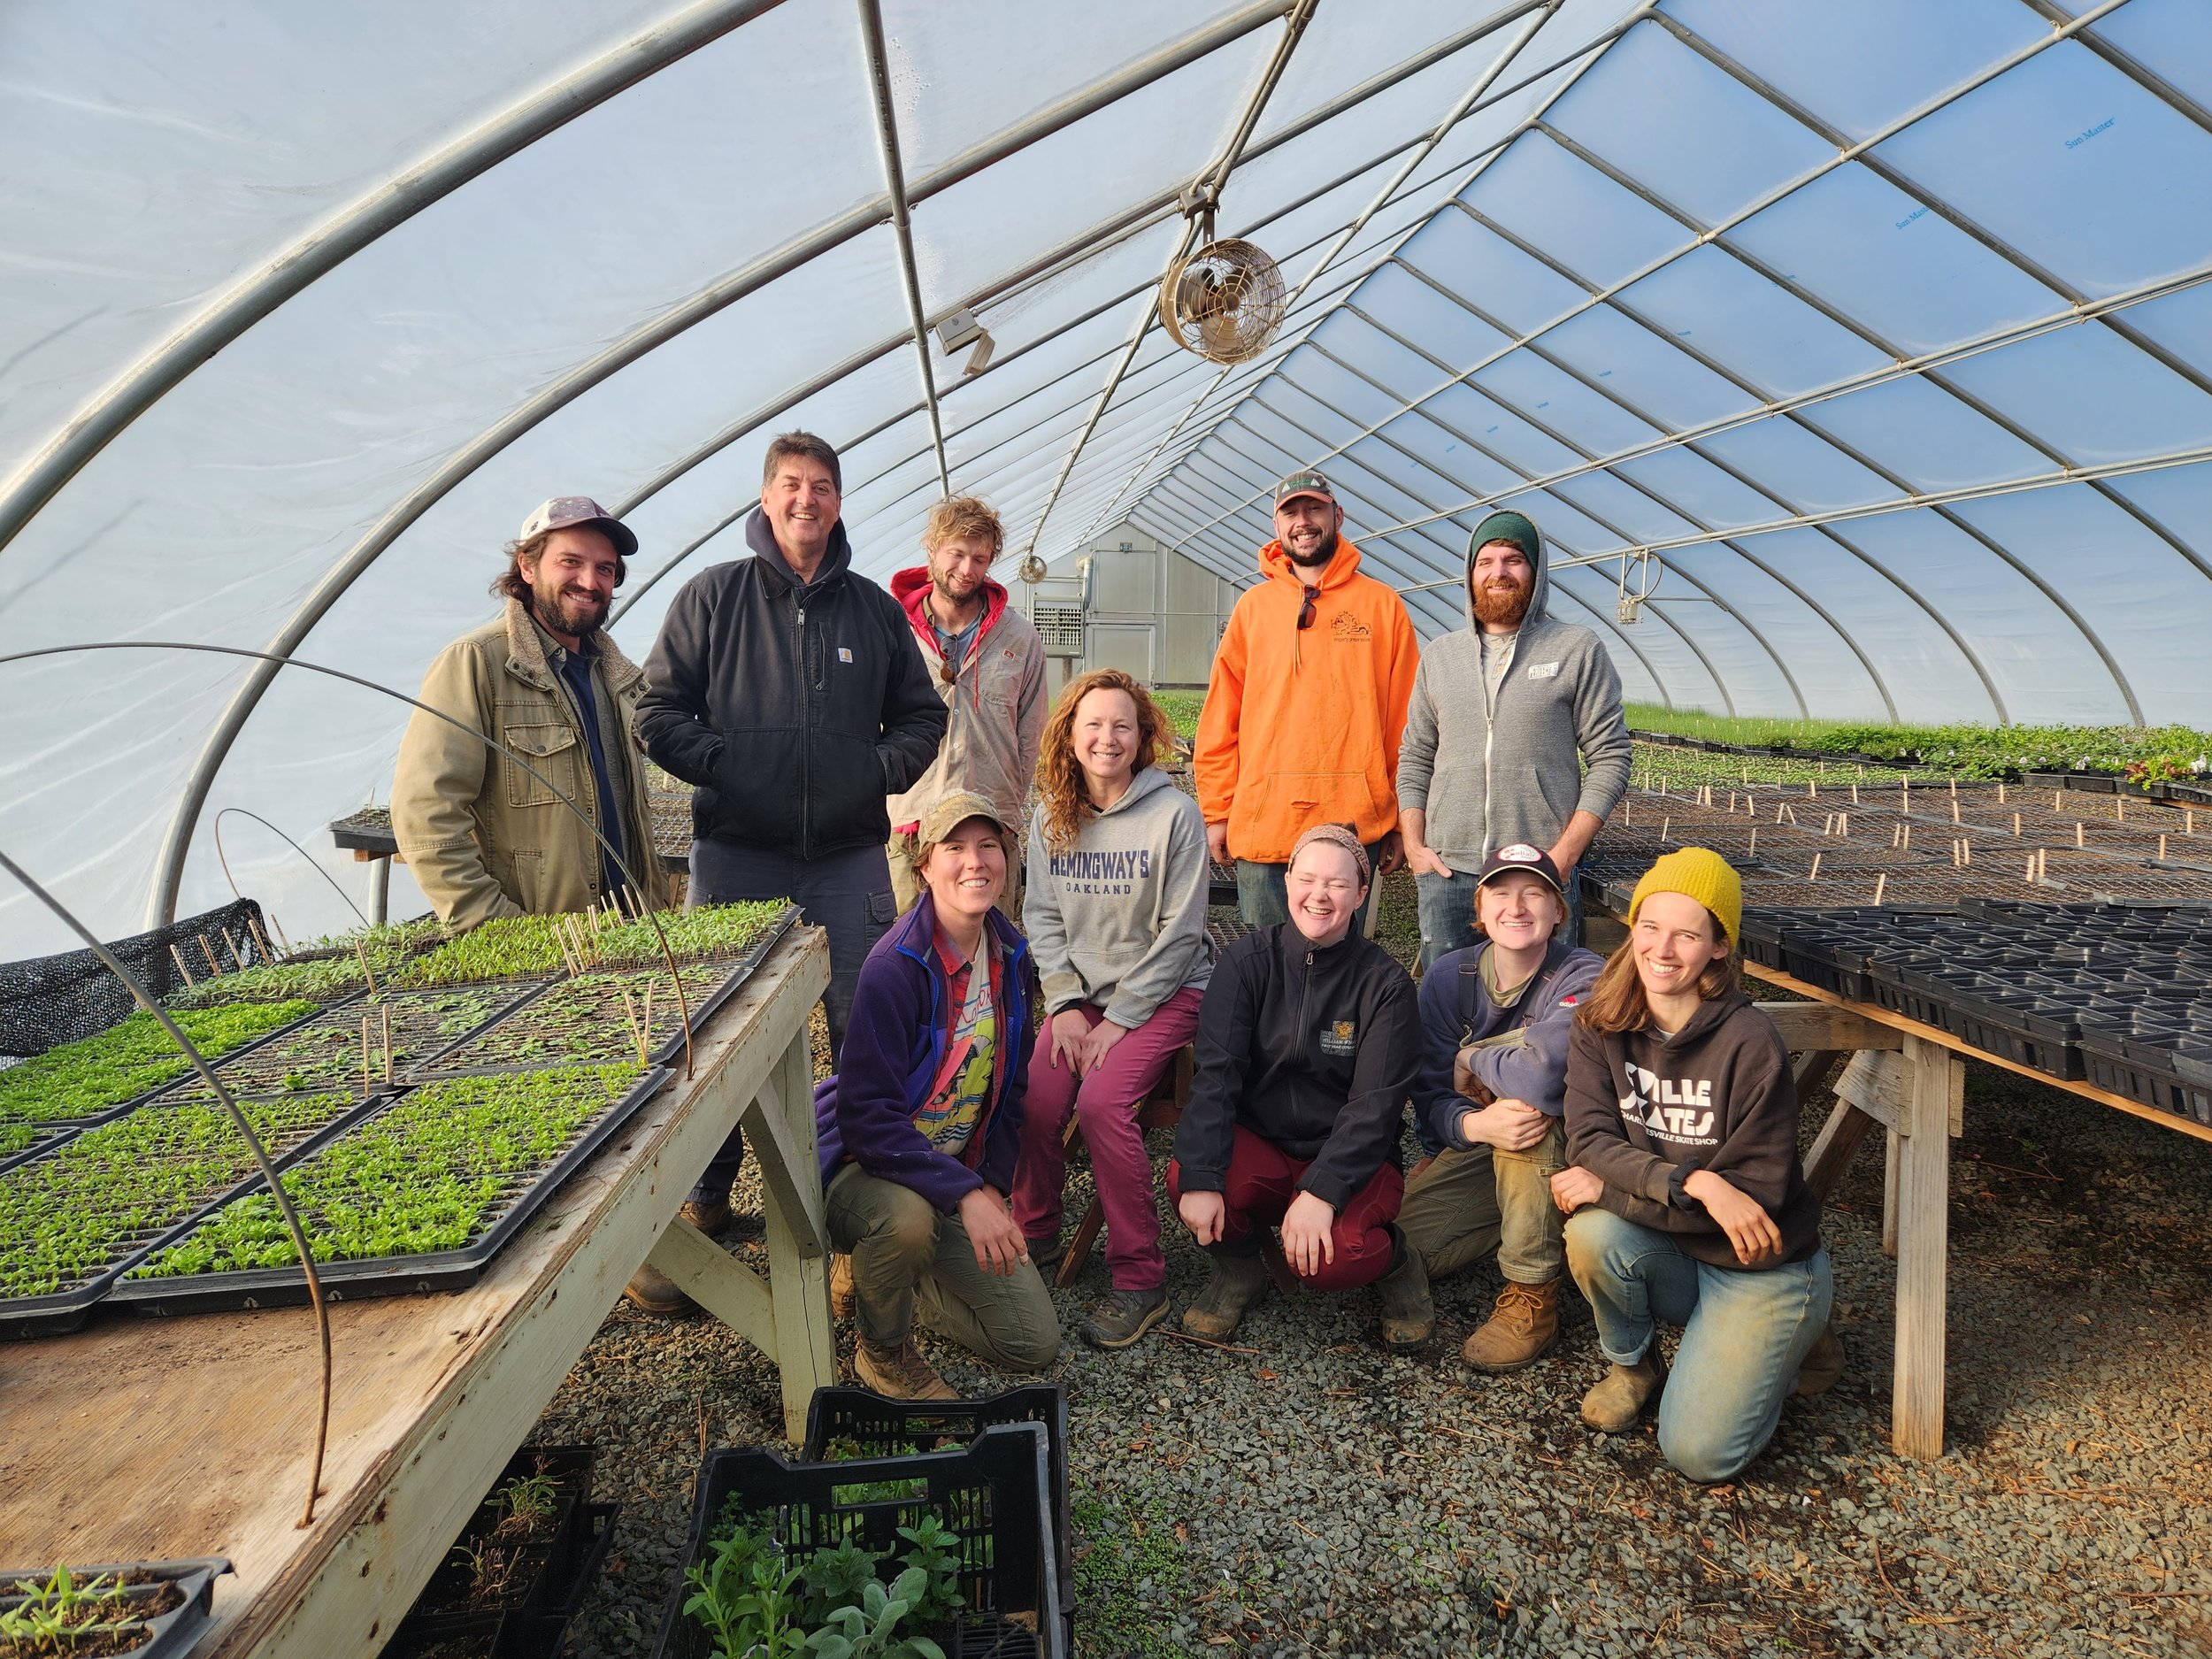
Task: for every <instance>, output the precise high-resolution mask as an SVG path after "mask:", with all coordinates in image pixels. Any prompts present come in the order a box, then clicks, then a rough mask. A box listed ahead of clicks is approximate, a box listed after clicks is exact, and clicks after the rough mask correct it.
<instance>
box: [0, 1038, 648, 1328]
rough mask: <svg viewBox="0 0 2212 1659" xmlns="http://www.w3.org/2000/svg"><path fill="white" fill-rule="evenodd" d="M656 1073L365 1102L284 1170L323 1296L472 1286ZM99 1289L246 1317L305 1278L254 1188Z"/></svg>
mask: <svg viewBox="0 0 2212 1659" xmlns="http://www.w3.org/2000/svg"><path fill="white" fill-rule="evenodd" d="M669 1076H670V1073H669V1072H668V1071H667V1070H666V1069H664V1068H661V1067H655V1068H652V1069H647V1068H644V1067H641V1066H638V1065H635V1064H627V1065H602V1066H565V1067H560V1068H557V1069H553V1070H548V1071H515V1072H505V1073H500V1074H496V1075H492V1076H482V1077H457V1078H448V1079H442V1080H440V1081H437V1082H434V1083H426V1084H424V1085H422V1086H421V1087H417V1088H413V1089H411V1090H409V1091H408V1092H407V1093H405V1094H401V1095H400V1096H399V1097H398V1098H397V1099H395V1100H391V1101H388V1102H383V1103H380V1104H377V1105H373V1107H372V1108H371V1109H370V1110H368V1111H367V1112H366V1113H365V1114H364V1115H362V1116H359V1117H357V1118H353V1119H352V1120H350V1121H349V1123H348V1124H347V1125H346V1128H345V1131H344V1133H342V1134H340V1135H338V1136H335V1137H334V1138H333V1139H332V1140H331V1141H329V1142H328V1143H327V1144H326V1145H324V1146H323V1147H321V1148H319V1149H317V1150H316V1151H315V1153H314V1154H313V1155H312V1156H305V1157H301V1158H297V1159H296V1160H294V1161H293V1163H292V1164H291V1166H290V1167H289V1168H288V1170H287V1171H285V1172H284V1176H283V1179H284V1186H285V1191H286V1192H287V1193H288V1194H290V1196H291V1199H292V1202H293V1205H294V1208H295V1209H296V1210H298V1212H299V1216H300V1221H301V1224H302V1225H303V1227H304V1228H305V1230H306V1231H307V1233H308V1235H309V1243H310V1246H311V1248H312V1249H313V1250H314V1252H315V1259H316V1263H317V1266H318V1277H319V1279H320V1280H321V1282H322V1286H323V1290H324V1294H326V1295H327V1296H328V1297H330V1298H331V1299H332V1300H333V1301H341V1300H343V1299H345V1298H347V1297H359V1296H388V1295H411V1294H420V1293H426V1292H429V1291H436V1290H457V1289H460V1288H462V1287H463V1286H467V1285H470V1284H473V1283H474V1282H475V1280H476V1279H477V1278H478V1277H479V1276H480V1274H481V1273H482V1272H483V1271H484V1270H485V1268H486V1267H488V1265H490V1263H491V1262H492V1260H493V1258H494V1257H495V1256H497V1255H498V1253H499V1252H500V1250H501V1249H503V1248H504V1247H505V1246H506V1244H507V1242H508V1241H509V1240H511V1239H512V1238H513V1237H514V1236H515V1234H516V1233H518V1232H519V1231H521V1229H522V1228H523V1227H524V1226H525V1225H527V1224H528V1222H529V1221H530V1219H531V1217H533V1216H534V1215H535V1214H536V1213H537V1211H538V1210H539V1209H540V1207H541V1206H542V1205H543V1203H544V1202H545V1201H546V1200H547V1199H548V1198H549V1197H550V1196H551V1195H552V1194H553V1192H554V1191H555V1189H556V1188H557V1187H559V1186H560V1184H561V1183H562V1182H563V1181H565V1180H566V1179H568V1177H569V1176H570V1175H571V1174H572V1173H573V1172H574V1171H575V1170H576V1169H577V1167H578V1166H579V1165H580V1164H583V1163H584V1162H585V1160H587V1159H588V1158H589V1157H590V1156H592V1154H593V1153H594V1152H595V1151H597V1150H598V1149H599V1148H600V1146H601V1145H602V1144H603V1143H604V1141H606V1140H607V1138H608V1137H609V1136H610V1135H611V1134H613V1133H615V1132H616V1131H617V1130H618V1129H619V1128H621V1126H622V1125H623V1124H624V1123H626V1121H627V1120H628V1119H629V1118H630V1117H631V1115H632V1114H633V1113H634V1112H635V1111H636V1110H637V1109H638V1107H639V1106H641V1105H642V1104H643V1103H644V1102H645V1101H646V1100H647V1099H648V1098H649V1096H650V1095H651V1094H653V1093H654V1092H655V1091H656V1090H657V1089H658V1088H659V1087H661V1085H662V1084H664V1082H666V1081H667V1080H668V1078H669ZM0 1179H5V1178H4V1177H0ZM306 1297H307V1281H306V1278H305V1276H304V1275H303V1273H302V1272H301V1271H300V1268H299V1253H298V1250H297V1248H296V1247H295V1245H294V1244H293V1242H292V1237H291V1234H290V1233H289V1232H288V1230H287V1229H286V1227H285V1225H284V1223H283V1220H282V1217H281V1216H280V1212H279V1210H278V1209H277V1205H276V1201H275V1200H274V1198H273V1197H272V1196H271V1195H270V1194H269V1193H268V1192H267V1191H266V1190H265V1188H263V1187H262V1186H261V1184H260V1183H259V1182H255V1183H253V1184H252V1186H251V1187H249V1188H248V1189H247V1190H245V1191H244V1192H242V1193H241V1194H239V1195H237V1196H235V1197H234V1198H232V1199H231V1200H230V1201H229V1202H227V1203H226V1204H224V1205H222V1206H221V1207H220V1208H219V1210H216V1211H215V1212H213V1213H212V1214H211V1215H209V1216H208V1217H206V1218H205V1219H204V1220H203V1221H202V1222H201V1223H200V1224H199V1225H197V1226H196V1227H193V1228H190V1229H188V1230H185V1231H183V1232H181V1233H180V1234H178V1235H177V1236H176V1237H174V1238H173V1240H168V1241H166V1242H165V1245H164V1248H160V1249H158V1250H156V1251H153V1252H151V1253H150V1255H148V1256H147V1257H146V1258H145V1259H144V1260H143V1261H142V1263H139V1264H138V1265H137V1266H135V1267H134V1269H133V1270H132V1271H129V1272H128V1273H127V1274H126V1275H125V1276H124V1277H123V1278H122V1279H120V1280H119V1282H118V1283H117V1284H116V1286H115V1287H114V1289H113V1291H112V1292H111V1298H112V1299H113V1300H114V1301H116V1302H119V1303H125V1304H127V1305H129V1306H131V1307H133V1308H135V1309H137V1310H140V1311H142V1312H146V1313H154V1314H165V1313H184V1312H189V1311H193V1310H201V1309H230V1308H258V1307H269V1306H278V1305H282V1304H286V1303H294V1302H303V1301H305V1300H306Z"/></svg>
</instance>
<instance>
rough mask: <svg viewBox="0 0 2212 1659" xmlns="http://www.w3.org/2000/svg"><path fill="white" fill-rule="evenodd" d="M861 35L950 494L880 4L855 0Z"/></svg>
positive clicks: (947, 489) (909, 305)
mask: <svg viewBox="0 0 2212 1659" xmlns="http://www.w3.org/2000/svg"><path fill="white" fill-rule="evenodd" d="M860 37H861V41H862V42H863V44H864V47H865V50H866V52H867V57H868V90H869V92H870V94H871V97H870V102H871V103H872V104H874V106H875V111H876V150H877V152H878V153H879V155H880V156H881V157H882V158H883V180H884V188H885V189H886V190H887V192H888V194H889V196H890V197H891V231H892V234H893V235H894V236H895V237H896V238H897V239H898V244H899V279H900V286H901V287H902V288H903V289H904V291H905V298H906V319H907V322H908V324H909V326H911V327H912V329H913V330H914V361H915V365H916V366H917V368H918V369H919V370H920V372H921V377H922V402H923V403H926V404H927V405H928V406H929V436H930V441H931V442H933V443H934V444H935V445H936V446H937V482H938V485H939V487H940V488H941V489H942V490H943V491H944V493H945V494H946V495H948V496H949V495H951V494H952V472H951V470H950V469H949V468H948V467H947V466H946V465H945V425H944V420H943V418H942V417H941V415H940V414H939V413H938V411H937V374H936V371H935V369H934V368H933V366H932V365H931V364H930V360H929V319H927V318H926V317H925V316H924V315H923V314H922V280H921V276H920V274H919V273H918V272H917V271H916V270H915V268H914V215H913V213H912V211H910V209H909V207H908V205H907V200H906V168H905V165H904V164H903V163H902V162H901V161H900V159H899V120H898V116H897V114H896V112H895V111H894V110H893V109H892V106H891V68H890V65H889V63H888V62H887V58H886V49H885V46H884V43H883V7H882V5H881V4H879V0H860Z"/></svg>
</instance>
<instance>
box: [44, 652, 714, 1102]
mask: <svg viewBox="0 0 2212 1659" xmlns="http://www.w3.org/2000/svg"><path fill="white" fill-rule="evenodd" d="M80 651H200V652H204V653H205V654H206V655H208V656H211V657H248V658H250V659H252V660H253V661H256V662H262V663H273V664H275V665H276V666H277V667H279V668H303V669H305V670H307V671H308V672H310V673H315V674H327V675H328V676H329V677H330V678H331V679H333V680H344V681H345V682H346V683H347V684H348V685H350V686H365V687H367V688H368V689H369V690H371V691H376V692H381V693H382V694H383V695H385V696H388V697H389V698H391V699H393V701H395V702H396V703H405V704H406V705H407V706H408V707H409V708H411V709H420V710H422V711H423V712H424V713H426V714H429V715H434V716H435V717H436V718H439V719H441V720H443V721H444V722H445V723H446V724H447V725H448V726H452V727H453V728H454V729H455V730H456V731H461V732H466V733H468V734H469V735H470V736H471V737H472V738H474V739H475V740H476V741H478V742H480V743H481V744H483V745H484V746H485V747H486V748H487V749H490V750H492V752H493V753H495V754H497V755H502V756H504V757H506V758H507V759H509V760H511V761H512V762H514V764H516V765H518V766H519V767H521V768H522V770H523V771H524V772H526V773H528V774H529V775H530V777H531V778H532V779H534V780H536V781H537V782H538V783H540V784H541V785H543V786H544V787H545V789H546V791H547V793H549V795H552V797H553V798H554V799H555V800H556V801H557V802H559V803H561V804H562V805H563V806H565V807H566V808H567V809H568V810H569V811H570V812H571V813H572V815H573V816H574V817H575V818H576V821H577V822H578V823H580V824H581V825H582V826H584V828H585V829H586V830H588V832H590V834H591V838H592V840H594V841H597V842H598V843H599V846H600V849H601V850H602V851H603V852H604V853H605V854H606V856H608V857H610V858H611V859H613V860H614V865H615V868H616V869H618V870H619V871H620V872H622V879H624V880H625V881H626V882H628V883H629V884H630V890H631V891H632V892H633V893H636V894H641V895H642V894H644V893H645V892H647V891H648V889H647V887H646V886H645V884H644V883H643V882H642V881H640V880H639V879H638V878H637V872H636V871H634V870H633V869H632V868H631V867H630V864H629V861H628V860H627V859H626V858H625V857H623V856H622V850H621V849H620V848H618V847H617V846H616V845H615V844H614V843H613V842H612V841H609V840H608V839H607V838H606V837H605V836H604V835H603V834H601V833H600V832H599V826H597V825H596V824H595V823H593V822H592V821H591V816H590V814H588V813H587V812H586V811H585V810H583V809H582V808H581V807H580V806H578V805H577V804H576V803H575V802H573V801H572V800H570V799H569V798H568V796H566V795H563V794H562V793H561V791H560V790H559V788H558V787H556V786H555V784H554V782H553V780H551V779H550V778H548V777H547V776H546V775H545V774H544V773H543V772H540V771H539V770H538V769H537V768H536V767H534V766H533V765H532V764H530V763H529V762H528V761H526V760H525V759H523V757H521V756H519V755H518V754H516V753H515V752H514V750H512V749H509V748H508V747H507V746H506V745H505V744H504V743H502V742H500V741H498V740H497V739H496V738H494V737H491V736H489V735H488V734H487V733H482V732H480V731H478V730H477V729H476V728H475V727H474V726H471V725H470V724H469V723H468V722H467V721H466V720H463V719H458V718H455V717H454V716H452V715H450V714H448V713H447V712H446V711H445V710H443V709H436V708H433V707H432V706H431V705H430V704H428V703H422V702H419V701H418V700H417V699H415V698H413V697H411V696H409V695H407V694H406V693H405V692H403V691H394V690H393V689H392V688H391V687H389V686H386V685H381V684H379V683H378V682H377V681H376V680H369V679H366V678H365V677H364V676H362V675H360V674H349V673H348V672H346V671H345V670H344V669H342V668H332V667H329V666H327V665H326V664H322V663H311V662H307V661H305V660H303V659H302V658H300V657H287V656H283V655H281V654H280V653H278V652H275V651H255V650H249V649H247V648H246V647H244V646H242V645H207V644H203V643H201V642H200V641H196V640H96V641H87V642H86V643H83V644H79V645H44V646H40V647H39V648H37V649H35V650H28V651H10V652H9V653H8V654H7V655H5V656H4V657H0V666H5V665H6V664H9V663H27V662H29V661H31V660H32V659H33V658H35V657H70V656H74V655H75V654H76V653H78V652H80ZM639 908H640V910H641V912H642V914H643V915H644V918H645V919H646V921H648V922H649V923H650V924H651V925H652V928H653V936H654V937H655V938H656V939H657V940H658V941H660V947H661V956H662V959H663V960H664V961H665V962H666V963H667V964H668V977H669V979H670V980H671V981H672V983H673V984H674V985H675V987H676V1010H677V1012H678V1013H679V1014H680V1016H681V1017H682V1019H683V1023H684V1078H685V1080H686V1081H689V1080H690V1079H691V1076H692V1055H691V1000H690V998H688V997H687V996H686V995H684V978H683V975H682V974H681V973H680V972H677V970H676V951H675V948H674V947H673V946H672V945H671V944H670V943H669V942H668V934H667V933H666V932H665V930H664V929H663V928H662V926H661V924H660V918H659V917H658V916H657V915H656V914H655V913H654V910H653V907H652V906H651V905H650V904H642V903H641V905H640V907H639Z"/></svg>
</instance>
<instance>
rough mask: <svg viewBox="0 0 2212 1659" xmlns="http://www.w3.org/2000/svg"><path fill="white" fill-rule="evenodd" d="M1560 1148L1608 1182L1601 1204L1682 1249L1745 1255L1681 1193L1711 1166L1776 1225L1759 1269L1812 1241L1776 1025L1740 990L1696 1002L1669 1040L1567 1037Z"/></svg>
mask: <svg viewBox="0 0 2212 1659" xmlns="http://www.w3.org/2000/svg"><path fill="white" fill-rule="evenodd" d="M1567 1157H1568V1161H1569V1162H1570V1163H1572V1164H1579V1165H1580V1166H1581V1167H1582V1168H1584V1169H1586V1170H1588V1171H1590V1172H1591V1173H1592V1174H1594V1175H1596V1176H1598V1177H1600V1178H1601V1179H1603V1180H1604V1182H1605V1195H1604V1196H1603V1197H1602V1198H1601V1199H1599V1200H1598V1202H1599V1203H1600V1204H1601V1205H1602V1206H1603V1207H1604V1208H1606V1209H1608V1210H1611V1211H1612V1212H1613V1213H1614V1214H1615V1215H1617V1216H1619V1217H1622V1218H1623V1219H1624V1220H1627V1221H1633V1222H1635V1223H1637V1224H1638V1225H1640V1226H1646V1227H1651V1228H1655V1229H1656V1230H1658V1231H1660V1232H1663V1233H1672V1234H1673V1235H1674V1236H1675V1239H1676V1241H1677V1242H1678V1243H1679V1244H1680V1245H1681V1247H1682V1249H1683V1252H1684V1254H1686V1255H1688V1256H1695V1257H1696V1258H1697V1259H1698V1260H1699V1261H1701V1262H1709V1263H1712V1264H1713V1265H1714V1266H1716V1267H1737V1268H1740V1267H1742V1266H1743V1265H1744V1264H1743V1263H1741V1262H1739V1261H1738V1260H1737V1259H1736V1251H1735V1247H1734V1246H1733V1245H1732V1244H1730V1243H1729V1241H1728V1235H1727V1234H1726V1233H1724V1232H1722V1231H1721V1228H1720V1224H1719V1223H1717V1222H1716V1221H1715V1220H1714V1219H1713V1218H1712V1217H1711V1216H1710V1215H1709V1214H1708V1213H1707V1212H1706V1209H1705V1206H1704V1205H1703V1204H1701V1203H1700V1202H1698V1201H1697V1200H1696V1199H1694V1198H1692V1197H1690V1196H1689V1194H1686V1193H1685V1192H1684V1191H1683V1190H1682V1184H1683V1182H1684V1181H1685V1180H1686V1179H1688V1178H1689V1176H1690V1174H1691V1172H1692V1171H1695V1170H1709V1171H1712V1172H1713V1173H1714V1174H1716V1175H1718V1176H1720V1177H1722V1178H1723V1179H1725V1180H1726V1181H1727V1182H1728V1184H1729V1185H1730V1186H1732V1187H1735V1188H1736V1189H1737V1190H1738V1191H1739V1192H1741V1193H1743V1194H1746V1195H1747V1196H1748V1197H1751V1198H1753V1199H1755V1200H1756V1201H1757V1202H1758V1203H1759V1205H1760V1207H1761V1208H1763V1210H1765V1211H1766V1212H1767V1214H1768V1215H1770V1216H1771V1217H1773V1218H1774V1225H1775V1226H1776V1227H1777V1228H1778V1230H1779V1231H1780V1233H1781V1234H1782V1254H1781V1255H1780V1256H1778V1258H1777V1259H1776V1260H1775V1261H1773V1262H1770V1263H1763V1265H1764V1266H1770V1267H1773V1266H1779V1265H1780V1264H1781V1263H1785V1262H1801V1261H1803V1260H1804V1259H1805V1258H1806V1257H1807V1256H1810V1255H1812V1253H1813V1252H1814V1251H1816V1250H1817V1249H1818V1248H1820V1200H1819V1199H1817V1198H1816V1197H1815V1196H1814V1195H1813V1194H1812V1191H1811V1189H1810V1188H1809V1187H1807V1186H1806V1185H1805V1178H1804V1175H1803V1174H1802V1172H1801V1171H1800V1170H1799V1168H1798V1163H1797V1086H1796V1084H1795V1082H1794V1081H1793V1079H1792V1077H1791V1075H1790V1061H1789V1056H1788V1054H1787V1053H1786V1052H1785V1051H1784V1049H1783V1048H1782V1039H1781V1036H1780V1034H1779V1033H1777V1032H1776V1031H1775V1029H1774V1022H1773V1021H1772V1020H1770V1019H1769V1018H1767V1017H1766V1016H1765V1015H1764V1014H1763V1013H1761V1012H1760V1011H1759V1010H1757V1009H1756V1008H1755V1007H1754V1006H1753V1005H1752V1002H1751V999H1750V998H1749V997H1747V996H1746V995H1744V994H1743V993H1742V992H1741V991H1740V990H1731V991H1727V992H1724V994H1722V995H1719V996H1717V997H1714V998H1713V999H1712V1000H1711V1001H1709V1002H1701V1003H1700V1004H1699V1005H1698V1010H1697V1012H1696V1013H1694V1014H1693V1015H1692V1016H1691V1017H1690V1021H1689V1024H1687V1025H1685V1026H1683V1028H1682V1029H1681V1030H1680V1031H1678V1032H1677V1033H1674V1035H1673V1036H1671V1037H1663V1036H1661V1035H1660V1034H1659V1033H1657V1032H1655V1031H1652V1030H1648V1029H1647V1030H1644V1031H1632V1032H1625V1033H1602V1032H1596V1031H1593V1030H1591V1029H1590V1027H1589V1026H1587V1025H1584V1024H1582V1023H1581V1022H1580V1021H1579V1020H1578V1021H1577V1022H1576V1023H1575V1027H1574V1036H1573V1038H1572V1040H1571V1042H1570V1043H1569V1045H1568V1056H1567Z"/></svg>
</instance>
